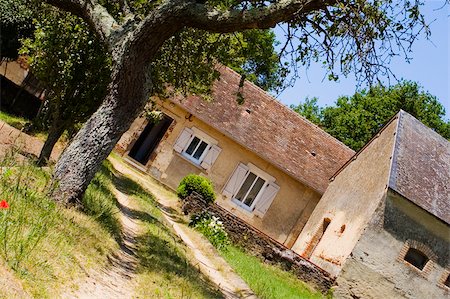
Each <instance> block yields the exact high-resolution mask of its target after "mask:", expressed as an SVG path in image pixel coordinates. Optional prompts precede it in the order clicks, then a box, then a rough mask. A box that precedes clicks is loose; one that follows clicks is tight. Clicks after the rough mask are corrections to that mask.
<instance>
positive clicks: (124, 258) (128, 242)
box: [61, 189, 143, 299]
mask: <svg viewBox="0 0 450 299" xmlns="http://www.w3.org/2000/svg"><path fill="white" fill-rule="evenodd" d="M114 195H115V197H116V198H117V201H118V203H119V209H120V214H119V217H120V221H121V223H122V227H123V231H122V236H123V244H122V246H121V248H120V251H118V252H117V253H116V254H115V255H114V256H112V257H110V258H109V264H108V266H107V267H106V268H105V269H101V270H97V271H95V272H92V273H89V277H88V278H87V279H86V280H84V281H79V282H77V283H76V285H78V288H77V289H76V290H70V291H68V292H66V293H65V294H63V295H62V296H61V297H62V298H86V299H91V298H121V299H122V298H124V299H125V298H134V297H135V296H134V289H135V286H136V284H135V282H134V280H133V279H134V278H135V270H136V267H137V265H138V260H137V258H136V250H137V249H136V244H135V239H136V237H137V236H138V235H139V234H140V233H141V232H142V229H143V228H142V223H139V222H137V221H136V220H133V219H132V217H131V214H130V210H129V206H130V201H129V198H128V196H127V195H125V194H124V193H122V192H120V191H119V190H117V189H114Z"/></svg>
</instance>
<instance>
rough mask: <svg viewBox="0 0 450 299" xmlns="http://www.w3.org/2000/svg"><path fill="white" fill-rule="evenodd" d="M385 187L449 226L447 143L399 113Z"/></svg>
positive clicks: (449, 158)
mask: <svg viewBox="0 0 450 299" xmlns="http://www.w3.org/2000/svg"><path fill="white" fill-rule="evenodd" d="M389 187H390V188H392V189H394V190H395V191H396V192H398V193H400V194H401V195H403V196H404V197H406V198H407V199H409V200H410V201H412V202H413V203H415V204H416V205H418V206H420V207H421V208H423V209H425V210H426V211H428V212H430V213H431V214H433V215H435V216H436V217H438V218H440V219H441V220H443V221H445V222H447V223H450V142H449V141H448V140H446V139H445V138H443V137H442V136H440V135H439V134H437V133H436V132H434V131H433V130H432V129H430V128H428V127H427V126H425V125H424V124H422V123H421V122H420V121H419V120H417V119H415V118H414V117H413V116H411V115H410V114H408V113H406V112H405V111H400V112H399V124H398V128H397V138H396V143H395V148H394V156H393V162H392V170H391V176H390V178H389Z"/></svg>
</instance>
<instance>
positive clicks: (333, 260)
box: [292, 111, 450, 298]
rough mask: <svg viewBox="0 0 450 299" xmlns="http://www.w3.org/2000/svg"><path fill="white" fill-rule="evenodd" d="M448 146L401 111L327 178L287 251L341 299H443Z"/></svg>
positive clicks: (448, 281) (448, 232) (449, 206)
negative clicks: (319, 273)
mask: <svg viewBox="0 0 450 299" xmlns="http://www.w3.org/2000/svg"><path fill="white" fill-rule="evenodd" d="M449 224H450V143H449V142H448V141H447V140H445V139H444V138H443V137H441V136H440V135H438V134H437V133H435V132H434V131H433V130H431V129H429V128H428V127H426V126H425V125H423V124H422V123H421V122H419V121H418V120H417V119H415V118H414V117H412V116H411V115H409V114H408V113H406V112H404V111H400V112H399V113H398V114H397V115H396V116H395V117H394V118H393V119H391V121H390V122H389V123H388V124H387V125H386V126H385V127H384V128H383V129H382V130H381V131H380V132H379V133H378V135H377V136H375V137H374V138H373V139H372V140H371V141H370V142H369V143H368V144H367V145H366V146H365V147H364V148H363V149H362V150H361V151H360V152H358V153H357V154H356V155H355V156H354V157H353V158H352V159H350V160H349V161H348V162H347V163H346V164H345V165H344V166H343V167H342V168H341V169H340V170H339V171H338V172H337V173H336V175H335V176H333V178H332V182H331V183H330V185H329V186H328V188H327V190H326V192H325V193H324V195H323V196H322V198H321V200H320V202H319V204H318V205H317V207H316V208H315V210H314V212H313V213H312V215H311V217H310V219H309V220H308V222H307V223H306V225H305V227H304V229H303V231H302V233H301V234H300V236H299V238H298V240H297V241H296V242H295V244H294V246H293V247H292V250H294V251H295V252H297V253H298V254H300V255H302V256H303V257H304V258H307V259H309V260H310V261H312V262H313V263H315V264H317V265H319V266H320V267H321V268H323V269H324V270H326V271H328V272H329V273H331V274H332V275H333V276H337V280H336V284H337V288H336V290H335V292H334V295H335V296H336V297H338V298H448V295H449V291H450V278H449V274H450V271H449V270H450V265H449V263H450V255H449V254H450V250H449V248H450V226H449Z"/></svg>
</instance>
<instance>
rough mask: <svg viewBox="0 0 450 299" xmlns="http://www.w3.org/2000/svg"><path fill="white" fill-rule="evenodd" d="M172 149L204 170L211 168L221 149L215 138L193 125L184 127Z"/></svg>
mask: <svg viewBox="0 0 450 299" xmlns="http://www.w3.org/2000/svg"><path fill="white" fill-rule="evenodd" d="M173 149H174V150H175V151H176V152H178V153H180V154H181V155H182V156H183V157H185V158H187V159H189V160H190V161H191V162H192V163H195V164H197V165H200V166H201V167H203V168H204V169H206V170H208V169H210V168H211V166H212V165H213V164H214V162H215V161H216V159H217V157H218V156H219V154H220V152H221V151H222V149H221V148H220V147H218V146H217V141H216V140H215V139H213V138H212V137H210V136H209V135H207V134H205V133H204V132H202V131H200V130H199V129H197V128H195V127H192V128H184V129H183V131H181V134H180V136H178V139H177V140H176V142H175V144H174V146H173Z"/></svg>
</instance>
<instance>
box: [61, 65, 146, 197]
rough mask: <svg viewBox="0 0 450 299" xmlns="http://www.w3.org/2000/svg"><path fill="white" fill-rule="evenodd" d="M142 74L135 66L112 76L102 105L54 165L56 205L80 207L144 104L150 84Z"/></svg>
mask: <svg viewBox="0 0 450 299" xmlns="http://www.w3.org/2000/svg"><path fill="white" fill-rule="evenodd" d="M143 73H144V70H142V67H140V66H137V65H130V66H129V67H128V69H127V70H118V69H116V70H115V71H114V72H113V81H112V83H111V85H110V88H109V92H108V95H107V96H106V98H105V100H104V102H103V103H102V105H101V106H100V108H99V109H98V110H97V111H96V112H95V113H94V114H93V115H92V116H91V117H90V118H89V120H88V121H87V122H86V123H85V125H84V126H83V127H82V128H81V130H80V131H79V132H78V133H77V134H76V135H75V137H74V139H73V141H72V142H71V144H70V145H69V146H68V147H67V148H66V149H65V150H64V152H63V154H62V155H61V157H60V158H59V160H58V162H57V164H56V168H55V172H54V177H55V179H57V180H58V181H59V185H58V187H57V188H56V189H55V191H54V193H53V198H54V199H55V200H56V201H59V202H62V203H64V204H66V205H79V204H80V202H81V201H80V200H81V197H82V195H83V194H84V191H85V190H86V188H87V186H88V185H89V182H90V181H91V180H92V179H93V178H94V176H95V173H96V172H97V170H98V169H99V167H100V165H101V163H102V161H103V160H104V159H106V157H107V156H108V155H109V154H110V152H111V151H112V149H113V148H114V146H115V144H116V143H117V141H118V140H119V138H120V136H122V134H123V133H124V132H125V131H126V130H128V128H129V127H130V125H131V123H132V121H133V120H134V119H135V118H136V117H137V116H138V115H139V113H140V111H141V110H142V108H143V107H144V105H145V103H146V101H147V93H146V92H145V91H144V90H143V86H144V85H148V84H151V82H149V80H148V79H145V78H143V77H145V76H143Z"/></svg>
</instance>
